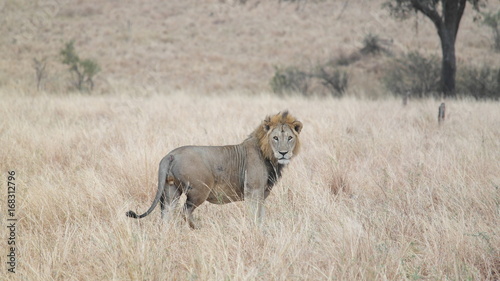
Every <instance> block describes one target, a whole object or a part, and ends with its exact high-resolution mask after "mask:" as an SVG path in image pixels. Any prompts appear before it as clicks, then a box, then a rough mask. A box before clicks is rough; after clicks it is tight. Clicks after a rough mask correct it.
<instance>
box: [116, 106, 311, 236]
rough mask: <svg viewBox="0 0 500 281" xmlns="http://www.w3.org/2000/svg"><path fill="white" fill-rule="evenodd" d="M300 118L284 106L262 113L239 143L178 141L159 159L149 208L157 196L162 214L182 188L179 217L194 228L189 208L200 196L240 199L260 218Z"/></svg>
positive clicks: (292, 149) (293, 148) (294, 145)
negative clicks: (186, 143)
mask: <svg viewBox="0 0 500 281" xmlns="http://www.w3.org/2000/svg"><path fill="white" fill-rule="evenodd" d="M301 130H302V123H301V122H300V121H298V120H296V119H295V118H294V117H293V116H291V115H290V114H289V113H288V111H285V112H283V113H278V114H276V115H274V116H272V117H271V116H267V117H266V119H265V120H264V121H263V122H262V124H261V125H260V126H259V127H257V129H255V130H254V131H253V133H252V134H251V135H250V136H249V137H248V138H247V139H246V140H245V141H243V143H241V144H237V145H226V146H183V147H179V148H176V149H174V150H172V151H171V152H170V153H169V154H167V156H165V157H164V158H163V159H162V160H161V162H160V168H159V171H158V191H157V192H156V197H155V199H154V201H153V204H152V205H151V207H149V210H147V211H146V212H145V213H144V214H142V215H140V216H138V215H137V214H136V213H135V212H133V211H128V212H127V213H126V215H127V216H128V217H131V218H143V217H145V216H147V215H149V214H150V213H151V212H152V211H153V209H154V208H155V207H156V205H157V204H158V202H160V206H161V216H162V218H163V219H165V220H168V219H169V214H171V213H172V211H173V209H174V208H175V205H176V203H177V201H178V200H179V197H180V195H181V194H182V193H184V194H186V196H187V199H186V204H185V206H184V215H185V220H187V222H188V223H189V226H190V227H191V228H195V225H194V223H193V219H192V213H193V211H194V209H195V208H196V207H198V206H200V205H201V204H202V203H203V202H205V201H208V202H210V203H214V204H225V203H230V202H234V201H241V200H244V199H245V201H247V202H248V205H249V207H250V211H251V214H252V217H253V219H254V221H255V222H257V223H258V224H261V222H262V218H263V216H264V205H263V204H264V199H266V198H267V196H268V195H269V193H270V192H271V189H272V187H273V185H274V184H275V183H276V181H277V180H278V179H279V178H280V177H281V172H282V169H283V167H284V166H285V165H286V164H288V163H289V162H290V159H291V158H292V156H294V155H296V154H297V152H298V150H299V147H300V142H299V133H300V131H301Z"/></svg>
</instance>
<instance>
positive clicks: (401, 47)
mask: <svg viewBox="0 0 500 281" xmlns="http://www.w3.org/2000/svg"><path fill="white" fill-rule="evenodd" d="M384 1H385V0H375V1H374V0H350V1H296V2H291V1H278V0H269V1H260V0H259V1H257V0H248V1H246V2H247V3H246V4H245V5H241V4H238V3H239V2H240V1H236V0H227V1H223V0H204V1H198V0H183V1H158V0H155V1H143V0H127V1H111V0H106V1H101V0H85V1H81V0H39V1H31V0H15V1H14V0H3V1H0V35H1V36H0V61H1V62H2V63H1V64H0V86H4V87H13V88H15V89H18V88H22V89H23V91H34V90H35V88H36V86H35V85H36V82H35V71H34V69H33V67H32V64H33V58H37V59H42V58H44V57H47V70H46V71H47V78H46V79H45V80H44V88H45V90H47V91H48V92H66V89H67V87H68V80H69V77H68V74H67V72H68V71H67V69H66V68H67V67H66V66H64V65H62V64H61V57H60V56H59V52H60V50H61V49H62V48H63V46H64V43H65V42H68V41H69V40H72V39H74V40H75V42H76V43H75V47H76V49H77V52H78V54H80V56H81V57H83V58H92V59H94V60H96V61H97V62H98V63H99V64H100V65H101V67H102V71H101V73H100V74H99V75H98V76H97V79H96V92H98V93H120V92H122V90H123V89H124V88H125V89H126V88H127V87H129V86H133V87H136V86H141V87H146V88H153V89H156V90H158V91H159V92H163V91H164V90H165V89H182V90H185V89H186V88H189V89H194V90H196V91H201V92H225V91H228V90H237V91H241V90H245V91H247V92H248V91H249V92H254V93H259V92H261V91H263V90H269V89H270V87H269V81H270V79H271V78H272V77H273V75H274V72H275V67H276V66H278V67H279V66H289V65H300V66H310V65H315V64H317V63H318V62H325V61H327V60H329V59H332V58H335V57H338V56H340V55H342V54H343V55H349V54H351V53H352V52H354V51H357V50H359V49H360V48H361V47H362V46H363V45H362V41H363V39H364V38H365V36H366V35H367V34H370V33H371V34H376V35H378V36H380V37H381V38H382V39H384V40H386V41H391V42H392V44H391V45H389V47H390V49H391V51H393V53H394V54H395V55H398V54H401V53H403V52H407V51H409V50H418V51H420V52H423V53H425V54H436V55H439V56H440V52H441V51H440V44H439V40H438V36H437V33H436V30H435V28H434V26H433V25H432V23H431V21H430V20H428V19H427V18H424V17H423V16H419V17H418V18H413V19H410V20H407V21H404V22H399V21H396V20H394V18H392V17H391V16H390V15H389V13H388V11H387V10H384V9H382V8H381V4H382V3H383V2H384ZM280 2H281V4H280ZM297 2H298V4H297ZM487 4H488V5H487V7H486V8H484V10H491V11H496V10H498V9H499V8H500V2H499V1H497V0H490V1H488V2H487ZM475 16H477V13H476V12H474V11H473V10H472V9H471V8H470V7H467V9H466V11H465V15H464V17H463V19H462V21H461V27H460V31H459V35H458V40H457V44H456V48H457V60H458V65H459V67H460V66H462V65H463V64H472V65H476V66H481V65H483V64H487V65H490V66H494V65H498V64H500V53H494V52H492V51H491V48H490V46H491V44H492V41H491V34H490V30H489V29H488V28H487V27H485V26H482V25H480V24H479V23H478V22H474V21H473V19H474V17H475ZM385 61H386V59H385V58H384V57H380V58H375V59H365V60H362V61H359V62H357V63H355V64H353V65H352V66H350V67H349V68H348V72H349V74H350V78H351V81H350V87H351V91H352V93H353V94H356V95H359V96H373V95H385V94H386V93H385V92H384V91H383V90H381V89H379V84H378V83H379V82H378V81H379V78H380V75H381V74H382V70H383V69H384V63H385Z"/></svg>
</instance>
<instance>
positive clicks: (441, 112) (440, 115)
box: [438, 102, 446, 125]
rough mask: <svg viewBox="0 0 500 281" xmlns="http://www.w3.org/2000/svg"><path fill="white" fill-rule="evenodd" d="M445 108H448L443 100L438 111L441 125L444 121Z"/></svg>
mask: <svg viewBox="0 0 500 281" xmlns="http://www.w3.org/2000/svg"><path fill="white" fill-rule="evenodd" d="M445 110H446V106H445V105H444V102H442V103H441V105H440V106H439V111H438V124H439V125H441V123H443V122H444V118H445Z"/></svg>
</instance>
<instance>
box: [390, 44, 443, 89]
mask: <svg viewBox="0 0 500 281" xmlns="http://www.w3.org/2000/svg"><path fill="white" fill-rule="evenodd" d="M440 77H441V63H440V60H439V58H437V57H436V56H430V57H424V56H423V55H421V54H420V53H418V52H410V53H407V54H405V55H403V56H402V57H400V58H396V59H394V61H393V63H392V64H391V66H390V67H389V70H388V71H387V73H386V74H385V76H384V77H383V83H384V85H385V87H386V88H387V89H388V90H389V91H391V92H392V93H394V94H396V95H407V94H410V95H411V96H412V97H427V96H432V95H439V93H440V92H441V86H440V84H441V83H440V80H441V78H440Z"/></svg>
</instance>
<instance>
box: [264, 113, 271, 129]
mask: <svg viewBox="0 0 500 281" xmlns="http://www.w3.org/2000/svg"><path fill="white" fill-rule="evenodd" d="M262 127H263V128H264V131H266V132H267V131H269V130H270V129H271V117H269V116H267V117H266V119H265V120H264V122H262Z"/></svg>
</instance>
